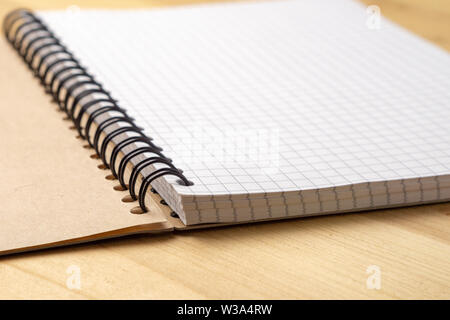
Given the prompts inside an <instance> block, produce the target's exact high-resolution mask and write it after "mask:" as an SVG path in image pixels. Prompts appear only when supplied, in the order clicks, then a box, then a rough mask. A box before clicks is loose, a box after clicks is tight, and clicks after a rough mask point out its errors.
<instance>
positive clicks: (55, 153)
mask: <svg viewBox="0 0 450 320" xmlns="http://www.w3.org/2000/svg"><path fill="white" fill-rule="evenodd" d="M0 55H1V58H0V70H2V72H1V73H0V93H1V94H0V96H1V99H2V103H1V104H0V108H1V117H0V137H1V138H0V150H1V152H2V156H1V157H0V168H1V169H2V182H1V183H0V203H1V206H0V255H2V254H8V253H14V252H20V251H28V250H36V249H41V248H46V247H52V246H59V245H67V244H72V243H78V242H86V241H92V240H97V239H102V238H110V237H116V236H121V235H125V234H132V233H140V232H157V231H166V230H171V229H172V228H171V227H170V226H169V224H167V222H166V218H165V214H167V212H164V210H165V211H169V208H167V207H164V206H159V205H157V204H156V202H154V201H153V202H154V205H153V206H152V207H151V208H150V211H151V212H150V213H149V214H142V215H134V214H131V213H130V209H131V208H132V207H134V206H136V204H135V203H124V202H122V201H121V199H122V197H123V196H124V195H125V194H126V191H124V192H123V194H122V193H121V192H118V191H115V190H113V186H114V185H115V184H117V183H116V182H115V181H110V180H106V179H105V176H106V175H107V174H109V173H110V171H109V170H100V169H98V168H97V165H98V160H94V159H91V158H90V155H91V154H92V153H93V152H92V150H88V149H85V148H83V145H84V144H85V143H84V142H83V141H81V140H80V139H76V133H75V131H74V130H71V129H69V127H70V126H71V125H72V123H71V122H70V121H64V120H63V117H64V114H63V113H62V112H58V111H57V106H56V104H53V103H50V97H49V96H47V95H46V94H45V93H44V90H43V88H42V87H41V86H40V84H39V82H38V80H37V79H36V78H34V77H33V75H32V73H31V72H30V71H29V70H27V68H26V65H25V64H24V62H23V61H22V60H21V59H20V57H19V56H18V55H17V53H16V52H15V51H14V50H13V48H12V47H11V46H10V45H9V44H8V43H7V41H6V40H5V39H3V38H2V39H1V40H0Z"/></svg>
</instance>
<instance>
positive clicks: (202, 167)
mask: <svg viewBox="0 0 450 320" xmlns="http://www.w3.org/2000/svg"><path fill="white" fill-rule="evenodd" d="M39 16H41V17H42V18H43V20H44V21H45V22H46V23H47V24H48V25H49V27H50V28H51V29H52V30H53V31H54V32H55V34H56V35H57V36H59V37H60V38H61V39H62V40H63V42H64V43H65V44H66V45H67V47H68V48H69V49H70V50H71V51H72V52H74V54H75V56H76V57H78V58H79V60H80V62H81V63H82V64H83V65H85V66H87V67H88V69H89V71H90V72H91V73H93V74H94V75H95V76H96V77H97V79H98V80H99V81H100V82H101V83H103V85H104V87H105V88H106V89H107V90H109V91H111V93H112V95H113V97H114V98H116V99H118V100H119V103H120V106H121V107H123V108H125V109H127V110H128V111H129V112H128V113H129V114H130V115H131V116H133V117H134V118H135V119H136V122H137V124H138V125H140V126H142V127H144V128H145V132H146V134H148V135H149V136H151V137H153V138H154V142H155V143H156V144H158V145H159V146H161V147H162V148H163V149H164V154H166V155H167V156H168V157H170V158H172V159H173V160H174V164H175V165H176V166H177V167H178V168H181V169H182V170H183V172H184V174H185V176H186V177H187V178H188V179H189V180H191V181H192V182H194V185H193V186H191V187H185V186H179V185H177V184H176V183H174V179H173V180H172V178H171V177H167V178H166V179H167V180H168V181H169V182H170V183H173V187H174V188H175V189H176V191H177V192H178V193H179V194H184V195H196V196H198V195H200V196H201V195H242V194H244V195H245V194H253V193H269V192H287V191H295V190H307V189H315V188H326V187H336V186H344V185H352V184H358V183H365V182H373V181H386V180H388V181H389V180H398V179H408V178H418V177H429V176H438V175H445V174H449V173H450V126H449V125H448V124H449V123H450V90H449V88H450V58H449V55H448V53H446V52H444V51H443V50H441V49H438V48H436V47H434V46H432V45H431V44H429V43H427V42H426V41H424V40H421V39H419V38H418V37H416V36H414V35H412V34H410V33H409V32H407V31H405V30H403V29H401V28H399V27H397V26H396V25H394V24H392V23H390V22H388V21H386V20H385V19H381V21H380V24H379V25H377V24H376V23H377V20H376V19H375V20H371V19H372V18H373V17H371V16H369V15H368V13H367V11H366V8H365V7H364V6H362V5H360V4H358V3H356V2H353V1H335V0H322V1H316V0H314V1H275V2H271V1H267V2H247V3H238V4H234V3H225V4H216V5H200V6H184V7H171V8H162V9H154V10H127V11H106V10H104V11H101V10H92V11H76V10H75V11H74V10H70V11H58V12H39ZM371 23H372V24H371ZM373 23H374V24H373Z"/></svg>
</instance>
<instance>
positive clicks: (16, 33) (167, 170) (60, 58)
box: [3, 9, 193, 212]
mask: <svg viewBox="0 0 450 320" xmlns="http://www.w3.org/2000/svg"><path fill="white" fill-rule="evenodd" d="M3 30H4V32H5V35H6V38H7V39H8V41H9V42H10V43H11V45H12V46H13V47H14V48H15V49H16V50H17V52H18V53H19V55H20V56H22V58H23V60H24V61H25V62H26V63H27V65H28V67H29V68H30V69H31V70H32V71H33V72H34V74H35V75H36V77H38V78H39V79H40V81H41V83H42V85H43V86H44V87H45V89H46V92H47V93H49V94H50V95H51V96H52V98H53V101H54V102H55V103H57V104H58V106H59V108H60V109H61V110H62V111H64V112H65V113H66V114H67V116H68V118H69V119H71V120H72V121H73V123H74V125H75V128H76V130H77V131H78V134H79V136H80V138H82V139H85V140H86V141H87V142H88V143H89V146H90V147H92V148H93V149H94V150H95V152H96V154H97V156H98V157H99V158H100V159H101V160H102V162H103V165H104V167H105V168H110V169H111V172H112V175H113V176H114V177H115V178H117V179H118V180H119V182H120V186H121V187H122V188H123V189H124V190H125V189H129V191H130V196H131V198H132V199H133V200H139V206H140V207H141V209H142V211H143V212H146V211H147V208H146V206H145V195H146V194H147V190H148V188H149V187H150V186H151V183H152V182H153V181H154V180H156V179H158V178H160V177H162V176H166V175H174V176H177V177H178V178H179V180H177V182H178V183H179V184H181V185H185V186H190V185H193V183H192V182H190V181H189V180H187V178H186V177H185V176H184V175H183V172H182V171H181V170H179V169H177V168H176V167H175V166H174V165H173V164H172V160H171V159H169V158H167V157H166V156H165V155H164V154H163V153H162V149H161V148H160V147H158V146H156V145H155V144H154V143H153V142H152V139H151V138H149V137H147V136H146V135H145V134H144V133H143V132H142V129H141V128H139V127H137V126H136V125H135V123H134V120H133V119H132V118H131V117H130V116H129V115H127V113H126V111H125V110H124V109H122V108H120V107H119V106H118V105H117V101H116V100H115V99H113V98H112V97H111V95H110V93H109V92H108V91H106V90H105V89H104V88H103V86H102V85H101V84H100V83H99V82H98V81H96V80H95V79H94V77H93V76H92V75H90V74H89V73H88V72H87V70H86V69H85V68H84V67H82V66H81V65H80V63H79V62H78V60H77V59H76V58H75V57H74V56H73V55H72V53H71V52H69V51H68V50H67V48H66V47H65V46H64V45H63V44H62V43H61V42H60V41H59V39H58V38H57V37H56V36H55V35H54V34H53V32H51V31H50V30H49V29H48V27H47V26H46V25H45V24H44V23H43V22H42V21H41V20H40V19H39V18H38V17H36V16H35V15H34V14H33V13H31V12H30V11H29V10H27V9H17V10H14V11H12V12H11V13H9V14H8V15H7V16H6V17H5V19H4V22H3ZM42 52H46V53H45V54H42ZM55 56H57V59H56V60H54V61H52V62H51V63H45V62H46V61H51V57H55ZM36 59H39V60H38V63H37V66H34V65H35V62H37V61H36ZM61 63H63V64H64V65H63V67H62V68H60V69H57V71H54V72H51V71H52V70H53V69H56V68H57V67H58V66H60V64H61ZM71 80H76V81H75V82H74V83H73V84H71V85H70V86H69V87H67V88H66V93H65V95H64V97H61V95H62V88H63V87H64V85H65V84H67V83H70V81H71ZM85 85H88V87H89V88H88V89H83V90H82V91H81V92H78V93H77V94H76V95H74V92H76V91H77V89H79V88H81V87H82V86H85ZM92 94H101V95H102V98H97V99H94V100H91V101H89V102H85V103H84V104H81V101H82V100H83V99H84V98H86V97H88V96H90V95H92ZM98 103H103V104H106V105H102V106H101V107H99V108H97V109H96V110H95V111H93V112H90V113H88V112H87V111H88V110H89V109H90V108H92V107H94V106H96V105H97V104H98ZM77 105H80V107H79V111H78V114H75V109H76V106H77ZM107 112H114V116H111V117H109V118H107V119H105V120H103V121H100V122H98V123H97V128H96V130H95V134H94V137H93V139H91V137H90V134H89V133H90V129H91V126H92V124H93V123H94V121H96V119H98V118H99V117H100V116H101V115H104V114H106V113H107ZM85 114H86V115H88V116H87V120H86V124H85V127H84V128H83V127H82V124H81V121H82V118H83V115H85ZM119 122H120V123H125V124H126V125H125V126H120V127H118V128H117V129H114V130H111V131H109V132H107V133H106V131H105V129H106V128H108V127H110V126H113V125H114V124H116V123H119ZM102 133H106V134H105V137H104V139H103V141H102V142H101V143H100V136H101V134H102ZM124 133H133V135H131V136H129V137H127V138H125V139H123V140H122V141H120V142H119V143H117V144H116V145H115V146H114V148H113V150H112V153H111V156H110V157H109V161H108V159H107V158H106V149H107V146H108V144H109V143H110V142H111V141H112V140H113V139H114V138H115V137H117V136H119V135H121V134H124ZM133 143H140V144H145V146H143V147H137V148H135V149H134V150H132V151H130V152H128V153H126V154H124V156H123V158H122V159H121V160H120V163H119V167H118V170H116V162H117V158H118V154H119V153H120V152H122V153H123V149H124V148H125V147H127V146H129V145H131V144H133ZM144 153H152V154H154V155H155V156H152V157H149V158H146V159H144V160H141V161H140V162H138V163H137V164H136V165H135V166H134V168H133V170H132V172H131V175H130V177H129V181H128V183H125V177H124V175H125V168H126V166H127V164H128V163H129V162H130V161H131V160H132V159H133V158H135V157H137V156H139V155H140V154H144ZM158 163H159V164H163V165H165V166H166V167H164V168H160V169H157V170H154V171H153V172H152V173H151V174H150V175H148V176H145V177H143V180H142V183H141V186H140V188H139V192H138V196H137V195H136V184H137V178H138V176H139V174H140V173H141V172H142V170H144V169H145V168H146V167H148V166H151V165H154V164H158ZM152 191H154V189H152ZM154 192H156V191H154Z"/></svg>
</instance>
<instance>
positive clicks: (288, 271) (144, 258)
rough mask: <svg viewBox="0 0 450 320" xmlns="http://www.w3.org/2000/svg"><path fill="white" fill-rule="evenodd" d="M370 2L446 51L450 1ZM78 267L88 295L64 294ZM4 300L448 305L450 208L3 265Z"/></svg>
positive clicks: (110, 246)
mask: <svg viewBox="0 0 450 320" xmlns="http://www.w3.org/2000/svg"><path fill="white" fill-rule="evenodd" d="M363 2H364V3H365V4H368V5H369V4H376V5H378V6H380V8H381V12H382V14H383V15H385V16H387V17H388V18H390V19H392V20H394V21H396V22H397V23H399V24H400V25H402V26H404V27H406V28H408V29H409V30H411V31H413V32H415V33H417V34H419V35H420V36H422V37H425V38H427V39H429V40H430V41H432V42H434V43H436V44H437V45H439V46H441V47H443V48H445V49H447V50H450V1H447V0H428V1H425V0H384V1H367V0H364V1H363ZM181 3H183V4H185V3H193V1H137V0H133V1H106V0H104V1H56V0H54V1H50V0H46V1H39V2H37V1H31V0H24V1H18V0H6V1H5V0H3V1H2V3H1V5H0V15H1V16H3V15H4V14H5V13H6V12H8V11H9V10H11V9H14V8H16V7H29V8H33V9H42V8H64V7H67V6H68V5H78V6H80V7H82V8H83V7H104V8H122V7H148V6H163V5H169V4H170V5H173V4H181ZM2 54H3V53H2V52H0V59H1V58H2V57H3V56H2ZM24 69H25V67H24ZM27 72H28V70H27ZM5 85H6V84H5V83H2V85H1V88H0V90H5ZM0 92H3V91H0ZM1 99H2V95H0V101H1ZM0 106H1V107H4V106H2V104H1V103H0ZM70 266H76V267H77V268H79V270H80V272H81V273H80V275H81V288H80V289H70V288H68V287H67V285H66V282H67V279H68V277H69V276H70V275H69V274H68V273H67V270H68V268H70ZM370 266H376V268H378V269H379V270H380V279H381V287H380V289H369V288H368V287H367V279H368V277H369V276H370V275H371V274H370V273H367V269H368V268H369V267H370ZM0 298H6V299H13V298H31V299H36V298H44V299H47V298H60V299H61V298H64V299H66V298H81V299H86V298H92V299H99V298H112V299H119V298H137V299H141V298H149V299H160V298H173V299H197V298H198V299H203V298H218V299H220V298H243V299H246V298H249V299H250V298H274V299H279V298H285V299H298V298H302V299H308V298H319V299H329V298H337V299H341V298H356V299H383V298H387V299H399V298H400V299H407V298H417V299H426V298H444V299H449V298H450V204H449V203H448V204H437V205H428V206H418V207H411V208H402V209H395V210H381V211H373V212H365V213H353V214H345V215H336V216H328V217H317V218H307V219H298V220H290V221H283V222H271V223H259V224H252V225H242V226H234V227H226V228H219V229H209V230H200V231H192V232H185V233H181V232H179V233H175V234H166V235H159V236H145V235H140V236H132V237H127V238H123V239H117V240H108V241H101V242H97V243H91V244H85V245H77V246H72V247H66V248H61V249H52V250H47V251H43V252H36V253H29V254H21V255H15V256H9V257H3V258H1V259H0Z"/></svg>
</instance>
